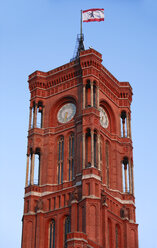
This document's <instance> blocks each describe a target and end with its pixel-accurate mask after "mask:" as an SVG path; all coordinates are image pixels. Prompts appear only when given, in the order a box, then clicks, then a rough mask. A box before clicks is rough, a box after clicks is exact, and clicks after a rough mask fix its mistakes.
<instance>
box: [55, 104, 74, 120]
mask: <svg viewBox="0 0 157 248" xmlns="http://www.w3.org/2000/svg"><path fill="white" fill-rule="evenodd" d="M75 113H76V106H75V104H73V103H66V104H64V105H63V106H62V107H61V108H60V110H59V111H58V114H57V119H58V121H59V122H60V123H66V122H68V121H70V120H71V119H72V118H73V117H74V115H75Z"/></svg>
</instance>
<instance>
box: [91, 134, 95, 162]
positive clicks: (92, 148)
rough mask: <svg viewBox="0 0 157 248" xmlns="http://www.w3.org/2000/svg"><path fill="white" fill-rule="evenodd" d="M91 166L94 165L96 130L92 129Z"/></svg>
mask: <svg viewBox="0 0 157 248" xmlns="http://www.w3.org/2000/svg"><path fill="white" fill-rule="evenodd" d="M91 167H94V131H93V130H91Z"/></svg>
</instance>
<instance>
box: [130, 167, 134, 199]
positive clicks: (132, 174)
mask: <svg viewBox="0 0 157 248" xmlns="http://www.w3.org/2000/svg"><path fill="white" fill-rule="evenodd" d="M133 167H134V166H133V164H132V165H131V171H132V173H131V176H132V194H133V195H134V169H133Z"/></svg>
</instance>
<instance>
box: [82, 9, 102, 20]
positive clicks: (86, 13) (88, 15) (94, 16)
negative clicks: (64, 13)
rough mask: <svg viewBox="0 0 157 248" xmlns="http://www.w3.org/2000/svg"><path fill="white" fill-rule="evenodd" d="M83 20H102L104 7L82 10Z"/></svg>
mask: <svg viewBox="0 0 157 248" xmlns="http://www.w3.org/2000/svg"><path fill="white" fill-rule="evenodd" d="M82 17H83V22H101V21H104V9H87V10H83V11H82Z"/></svg>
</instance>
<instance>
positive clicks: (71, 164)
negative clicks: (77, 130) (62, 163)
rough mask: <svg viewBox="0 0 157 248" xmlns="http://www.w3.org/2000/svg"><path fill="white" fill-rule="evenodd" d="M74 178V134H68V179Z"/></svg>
mask: <svg viewBox="0 0 157 248" xmlns="http://www.w3.org/2000/svg"><path fill="white" fill-rule="evenodd" d="M73 178H74V134H73V133H72V134H71V135H70V136H69V181H70V180H73Z"/></svg>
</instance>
